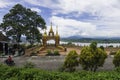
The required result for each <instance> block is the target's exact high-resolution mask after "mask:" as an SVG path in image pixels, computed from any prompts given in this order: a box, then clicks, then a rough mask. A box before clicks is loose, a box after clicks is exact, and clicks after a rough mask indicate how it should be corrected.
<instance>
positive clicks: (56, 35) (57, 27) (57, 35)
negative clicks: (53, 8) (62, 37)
mask: <svg viewBox="0 0 120 80" xmlns="http://www.w3.org/2000/svg"><path fill="white" fill-rule="evenodd" d="M56 36H58V26H56Z"/></svg>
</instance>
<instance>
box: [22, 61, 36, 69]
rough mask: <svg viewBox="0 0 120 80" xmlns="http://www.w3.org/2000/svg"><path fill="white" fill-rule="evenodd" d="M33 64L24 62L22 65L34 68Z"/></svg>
mask: <svg viewBox="0 0 120 80" xmlns="http://www.w3.org/2000/svg"><path fill="white" fill-rule="evenodd" d="M34 66H35V64H33V63H32V62H26V63H25V65H24V68H34Z"/></svg>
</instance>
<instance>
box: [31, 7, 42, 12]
mask: <svg viewBox="0 0 120 80" xmlns="http://www.w3.org/2000/svg"><path fill="white" fill-rule="evenodd" d="M31 10H32V11H36V12H38V13H41V10H40V9H39V8H36V7H33V8H31Z"/></svg>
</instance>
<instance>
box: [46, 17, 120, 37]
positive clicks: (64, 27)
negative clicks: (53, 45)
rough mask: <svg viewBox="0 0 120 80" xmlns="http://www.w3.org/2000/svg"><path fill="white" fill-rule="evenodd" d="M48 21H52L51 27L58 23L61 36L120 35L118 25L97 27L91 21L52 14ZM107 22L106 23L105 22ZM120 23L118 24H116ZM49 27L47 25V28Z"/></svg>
mask: <svg viewBox="0 0 120 80" xmlns="http://www.w3.org/2000/svg"><path fill="white" fill-rule="evenodd" d="M50 21H52V22H53V24H54V26H53V29H54V30H55V29H56V27H55V25H58V29H59V34H60V35H61V36H62V37H68V36H74V35H79V36H84V37H113V36H114V37H117V36H120V31H119V30H120V27H118V26H116V27H113V25H111V26H110V25H109V26H106V27H104V26H103V28H102V29H99V27H97V25H96V24H94V23H92V22H81V21H77V20H74V19H65V18H62V17H57V16H52V17H51V18H50ZM106 24H107V23H106ZM118 25H120V24H118ZM49 28H50V27H48V29H49Z"/></svg>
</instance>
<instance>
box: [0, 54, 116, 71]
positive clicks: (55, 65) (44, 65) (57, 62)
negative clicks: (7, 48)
mask: <svg viewBox="0 0 120 80" xmlns="http://www.w3.org/2000/svg"><path fill="white" fill-rule="evenodd" d="M5 59H7V58H0V63H3V62H4V60H5ZM64 59H65V56H31V57H25V56H21V57H13V60H14V61H15V64H16V66H17V67H22V66H24V64H25V63H26V62H32V63H33V64H35V67H36V68H40V69H45V70H58V69H59V68H60V67H61V66H62V65H63V63H64ZM112 60H113V57H112V56H110V55H109V56H108V58H107V59H106V60H105V63H104V66H103V67H100V68H99V69H98V70H112V69H114V65H113V63H112ZM77 69H79V70H82V68H81V66H80V65H79V67H77Z"/></svg>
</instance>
